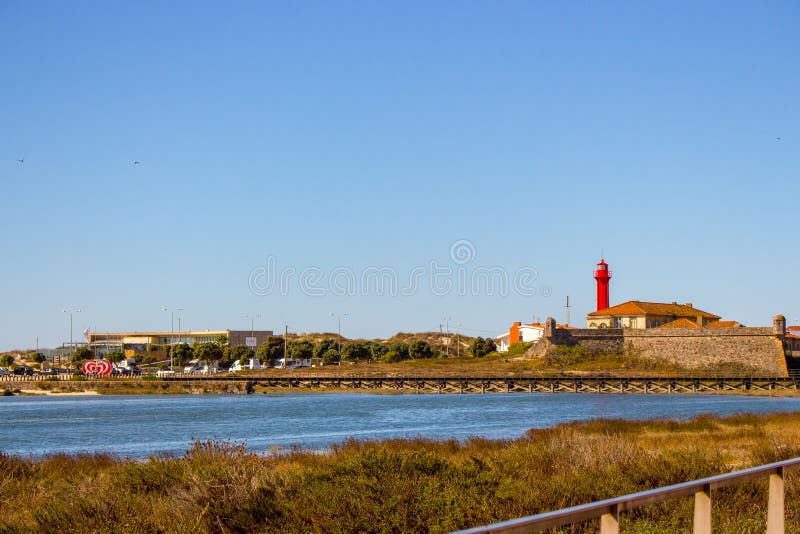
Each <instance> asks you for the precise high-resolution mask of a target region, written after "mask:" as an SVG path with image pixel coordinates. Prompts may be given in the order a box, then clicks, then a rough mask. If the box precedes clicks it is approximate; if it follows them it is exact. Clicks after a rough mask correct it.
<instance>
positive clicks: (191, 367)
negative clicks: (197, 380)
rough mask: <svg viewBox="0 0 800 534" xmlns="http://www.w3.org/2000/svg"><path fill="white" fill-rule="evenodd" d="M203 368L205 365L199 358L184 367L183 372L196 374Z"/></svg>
mask: <svg viewBox="0 0 800 534" xmlns="http://www.w3.org/2000/svg"><path fill="white" fill-rule="evenodd" d="M202 370H203V365H202V364H201V363H200V362H199V361H198V360H192V361H190V362H189V364H188V365H187V366H186V367H184V368H183V372H184V373H186V374H194V373H199V372H200V371H202Z"/></svg>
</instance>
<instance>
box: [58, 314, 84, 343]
mask: <svg viewBox="0 0 800 534" xmlns="http://www.w3.org/2000/svg"><path fill="white" fill-rule="evenodd" d="M61 311H62V312H64V313H66V314H67V315H69V348H70V350H71V351H74V350H75V347H74V346H73V341H72V315H73V314H75V313H81V310H80V308H78V309H75V310H61Z"/></svg>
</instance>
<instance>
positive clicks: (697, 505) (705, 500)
mask: <svg viewBox="0 0 800 534" xmlns="http://www.w3.org/2000/svg"><path fill="white" fill-rule="evenodd" d="M692 532H694V534H711V486H710V485H709V484H706V485H705V486H703V489H702V490H700V491H698V492H697V493H695V494H694V530H693V531H692Z"/></svg>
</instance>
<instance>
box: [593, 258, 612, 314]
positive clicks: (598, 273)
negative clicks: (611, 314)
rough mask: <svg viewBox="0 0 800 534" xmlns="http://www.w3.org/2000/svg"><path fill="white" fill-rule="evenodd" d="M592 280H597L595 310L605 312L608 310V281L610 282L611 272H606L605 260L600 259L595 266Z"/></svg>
mask: <svg viewBox="0 0 800 534" xmlns="http://www.w3.org/2000/svg"><path fill="white" fill-rule="evenodd" d="M594 279H595V280H597V309H598V310H605V309H606V308H608V281H609V280H611V271H609V270H608V264H607V263H606V260H604V259H601V260H600V263H598V264H597V269H595V271H594Z"/></svg>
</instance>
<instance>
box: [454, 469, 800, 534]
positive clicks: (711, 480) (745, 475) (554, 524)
mask: <svg viewBox="0 0 800 534" xmlns="http://www.w3.org/2000/svg"><path fill="white" fill-rule="evenodd" d="M797 468H800V458H793V459H791V460H785V461H782V462H775V463H771V464H766V465H760V466H758V467H751V468H749V469H743V470H741V471H733V472H731V473H725V474H723V475H716V476H713V477H708V478H701V479H699V480H693V481H691V482H684V483H682V484H675V485H673V486H665V487H662V488H656V489H652V490H647V491H641V492H639V493H631V494H629V495H623V496H621V497H614V498H613V499H606V500H603V501H596V502H593V503H589V504H581V505H579V506H573V507H571V508H564V509H562V510H556V511H553V512H545V513H543V514H537V515H532V516H527V517H520V518H518V519H512V520H510V521H503V522H502V523H494V524H491V525H485V526H480V527H475V528H471V529H467V530H462V531H459V533H458V534H484V533H490V532H491V533H514V534H517V533H522V532H538V531H541V530H546V529H551V528H558V527H562V526H564V525H570V524H573V523H579V522H582V521H587V520H591V519H599V521H600V533H601V534H616V533H618V532H619V514H620V513H621V512H625V511H628V510H634V509H636V508H640V507H642V506H647V505H649V504H657V503H660V502H664V501H668V500H670V499H676V498H679V497H687V496H691V495H694V530H693V532H694V534H711V492H712V490H715V489H718V488H724V487H726V486H732V485H734V484H741V483H744V482H750V481H752V480H757V479H760V478H769V496H768V506H767V534H777V533H781V534H782V533H783V532H784V516H785V511H784V473H785V472H786V471H790V470H794V469H797Z"/></svg>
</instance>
